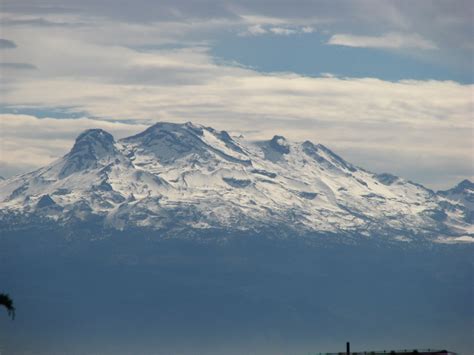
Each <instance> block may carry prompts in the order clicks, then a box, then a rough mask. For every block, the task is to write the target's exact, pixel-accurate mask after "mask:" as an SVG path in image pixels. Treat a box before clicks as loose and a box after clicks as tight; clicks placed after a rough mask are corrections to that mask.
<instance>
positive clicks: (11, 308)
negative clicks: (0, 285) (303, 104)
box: [0, 293, 15, 319]
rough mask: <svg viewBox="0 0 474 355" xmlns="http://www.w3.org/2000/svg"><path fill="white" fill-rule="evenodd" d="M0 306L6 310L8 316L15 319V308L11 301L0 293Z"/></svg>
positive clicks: (4, 294)
mask: <svg viewBox="0 0 474 355" xmlns="http://www.w3.org/2000/svg"><path fill="white" fill-rule="evenodd" d="M0 305H2V306H4V307H5V308H6V309H7V312H8V315H9V316H10V317H11V318H12V319H15V306H13V300H12V299H11V298H10V296H8V295H7V294H6V293H0Z"/></svg>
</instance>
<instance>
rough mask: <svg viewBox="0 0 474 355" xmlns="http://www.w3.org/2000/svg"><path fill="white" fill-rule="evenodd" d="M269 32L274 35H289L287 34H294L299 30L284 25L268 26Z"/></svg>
mask: <svg viewBox="0 0 474 355" xmlns="http://www.w3.org/2000/svg"><path fill="white" fill-rule="evenodd" d="M270 32H272V33H273V34H276V35H284V36H289V35H294V34H296V33H298V32H299V31H297V30H295V29H292V28H285V27H272V28H270Z"/></svg>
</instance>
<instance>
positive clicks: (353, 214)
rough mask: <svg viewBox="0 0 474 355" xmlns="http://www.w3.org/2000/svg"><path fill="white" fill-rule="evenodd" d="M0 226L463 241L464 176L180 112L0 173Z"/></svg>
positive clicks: (471, 188) (471, 231) (100, 134)
mask: <svg viewBox="0 0 474 355" xmlns="http://www.w3.org/2000/svg"><path fill="white" fill-rule="evenodd" d="M0 209H1V212H0V226H1V228H2V229H5V228H8V229H10V230H11V229H17V228H20V229H21V228H24V227H25V226H28V225H33V224H34V225H38V224H46V225H51V224H52V225H60V226H69V225H74V226H80V225H85V224H87V225H90V224H93V225H94V228H96V229H97V230H109V231H110V230H112V231H113V230H122V231H123V230H128V229H133V230H137V229H143V230H147V231H150V230H152V231H159V232H160V234H161V235H164V236H168V237H170V236H173V235H192V234H193V233H195V232H199V233H201V232H206V231H215V230H221V231H226V232H228V233H233V232H238V233H247V232H251V233H253V232H260V231H269V230H273V231H275V234H277V235H278V236H279V237H281V236H283V237H284V236H289V235H293V236H300V235H321V234H324V235H328V236H337V237H354V236H356V237H360V238H377V240H380V239H382V240H389V241H393V242H400V243H402V242H410V241H438V242H472V241H474V228H473V221H474V212H473V211H474V184H473V183H472V182H470V181H468V180H464V181H462V182H461V183H460V184H459V185H457V186H456V187H454V188H452V189H450V190H447V191H439V192H434V191H432V190H430V189H428V188H425V187H424V186H422V185H420V184H416V183H413V182H411V181H407V180H405V179H403V178H400V177H397V176H394V175H390V174H375V173H372V172H369V171H367V170H365V169H362V168H360V167H357V166H354V165H353V164H351V163H349V162H347V161H345V160H344V159H343V158H341V157H340V156H338V155H337V154H335V153H334V152H332V151H331V150H330V149H328V148H327V147H325V146H323V145H321V144H314V143H312V142H309V141H305V142H302V143H299V142H290V141H288V140H287V139H285V138H284V137H282V136H275V137H273V138H272V139H270V140H266V141H256V142H251V141H248V140H246V139H245V138H243V137H242V136H239V137H235V136H231V135H229V134H228V133H227V132H226V131H217V130H215V129H212V128H209V127H204V126H200V125H195V124H192V123H185V124H174V123H157V124H155V125H153V126H151V127H149V128H148V129H146V130H145V131H144V132H142V133H139V134H137V135H135V136H132V137H128V138H124V139H121V140H118V141H115V140H114V137H113V136H112V135H111V134H109V133H107V132H105V131H103V130H100V129H91V130H87V131H85V132H83V133H82V134H80V135H79V136H78V137H77V139H76V142H75V144H74V146H73V147H72V149H71V151H70V152H69V153H68V154H66V155H65V156H64V157H62V158H60V159H58V160H56V161H55V162H53V163H51V164H49V165H47V166H45V167H43V168H41V169H38V170H36V171H34V172H31V173H27V174H23V175H19V176H15V177H12V178H10V179H6V180H0Z"/></svg>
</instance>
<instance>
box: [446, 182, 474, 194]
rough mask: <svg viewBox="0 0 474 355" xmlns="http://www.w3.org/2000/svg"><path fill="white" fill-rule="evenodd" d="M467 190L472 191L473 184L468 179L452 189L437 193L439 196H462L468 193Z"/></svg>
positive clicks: (473, 188)
mask: <svg viewBox="0 0 474 355" xmlns="http://www.w3.org/2000/svg"><path fill="white" fill-rule="evenodd" d="M469 190H474V183H473V182H472V181H470V180H468V179H464V180H463V181H461V182H460V183H459V184H457V185H456V186H454V187H453V188H451V189H448V190H444V191H439V193H440V194H462V193H467V192H470V191H469ZM471 193H472V192H471Z"/></svg>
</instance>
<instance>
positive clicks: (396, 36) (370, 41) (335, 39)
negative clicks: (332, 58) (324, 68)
mask: <svg viewBox="0 0 474 355" xmlns="http://www.w3.org/2000/svg"><path fill="white" fill-rule="evenodd" d="M327 43H328V44H331V45H338V46H347V47H363V48H384V49H402V48H417V49H437V48H438V47H437V46H436V44H435V43H433V42H432V41H430V40H427V39H425V38H423V37H421V36H420V35H418V34H411V33H395V32H392V33H387V34H384V35H382V36H358V35H352V34H335V35H332V36H331V38H329V40H328V42H327Z"/></svg>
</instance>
